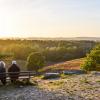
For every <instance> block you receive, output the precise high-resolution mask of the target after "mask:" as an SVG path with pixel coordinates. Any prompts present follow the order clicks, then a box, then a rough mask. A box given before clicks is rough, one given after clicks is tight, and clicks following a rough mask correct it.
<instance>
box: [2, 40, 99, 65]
mask: <svg viewBox="0 0 100 100" xmlns="http://www.w3.org/2000/svg"><path fill="white" fill-rule="evenodd" d="M96 44H98V43H97V42H94V41H64V40H58V41H57V40H56V41H54V40H0V59H15V60H26V59H27V57H28V55H29V54H30V53H32V52H40V53H42V54H43V55H44V57H45V60H46V62H48V63H49V62H62V61H66V60H72V59H76V58H82V57H85V56H86V54H87V53H89V52H90V50H91V49H92V48H93V47H94V46H95V45H96Z"/></svg>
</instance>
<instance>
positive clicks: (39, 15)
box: [0, 0, 100, 37]
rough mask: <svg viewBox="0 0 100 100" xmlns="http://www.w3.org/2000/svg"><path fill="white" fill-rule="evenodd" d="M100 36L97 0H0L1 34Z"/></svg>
mask: <svg viewBox="0 0 100 100" xmlns="http://www.w3.org/2000/svg"><path fill="white" fill-rule="evenodd" d="M4 36H5V37H10V36H17V37H32V36H34V37H77V36H90V37H92V36H95V37H100V0H0V37H4Z"/></svg>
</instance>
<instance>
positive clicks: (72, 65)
mask: <svg viewBox="0 0 100 100" xmlns="http://www.w3.org/2000/svg"><path fill="white" fill-rule="evenodd" d="M83 61H84V60H83V58H81V59H75V60H70V61H65V62H63V63H58V64H54V65H51V66H46V67H44V68H43V69H41V70H40V72H49V71H61V70H69V69H80V64H82V63H83Z"/></svg>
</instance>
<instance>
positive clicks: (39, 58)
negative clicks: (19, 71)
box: [26, 52, 45, 72]
mask: <svg viewBox="0 0 100 100" xmlns="http://www.w3.org/2000/svg"><path fill="white" fill-rule="evenodd" d="M44 64H45V58H44V56H43V55H42V54H41V53H39V52H35V53H31V54H30V55H29V56H28V58H27V64H26V66H27V69H28V70H30V71H31V70H34V71H36V72H38V70H39V69H41V68H42V67H43V66H44Z"/></svg>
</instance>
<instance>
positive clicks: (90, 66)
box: [81, 58, 96, 71]
mask: <svg viewBox="0 0 100 100" xmlns="http://www.w3.org/2000/svg"><path fill="white" fill-rule="evenodd" d="M81 68H82V69H83V70H85V71H93V70H96V61H95V60H93V59H91V58H86V60H85V62H84V63H83V64H82V65H81Z"/></svg>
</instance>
